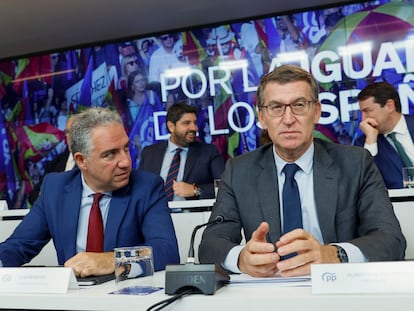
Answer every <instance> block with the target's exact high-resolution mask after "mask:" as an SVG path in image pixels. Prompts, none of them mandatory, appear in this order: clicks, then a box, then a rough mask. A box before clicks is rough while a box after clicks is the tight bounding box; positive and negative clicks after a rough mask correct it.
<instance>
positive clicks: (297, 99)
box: [268, 97, 307, 105]
mask: <svg viewBox="0 0 414 311" xmlns="http://www.w3.org/2000/svg"><path fill="white" fill-rule="evenodd" d="M300 100H304V101H307V99H306V98H305V97H298V98H296V99H295V100H293V101H291V102H290V103H289V104H283V103H281V102H278V101H277V100H271V101H269V102H268V104H278V105H290V104H292V103H296V102H298V101H300Z"/></svg>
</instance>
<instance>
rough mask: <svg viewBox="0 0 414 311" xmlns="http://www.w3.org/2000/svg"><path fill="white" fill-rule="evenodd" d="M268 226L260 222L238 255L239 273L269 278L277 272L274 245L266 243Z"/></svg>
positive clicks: (276, 256)
mask: <svg viewBox="0 0 414 311" xmlns="http://www.w3.org/2000/svg"><path fill="white" fill-rule="evenodd" d="M268 232H269V224H268V223H267V222H262V223H261V224H260V226H259V227H258V228H257V229H256V231H254V232H253V234H252V238H251V239H250V241H248V242H247V243H246V245H245V246H244V248H243V249H242V251H241V252H240V255H239V262H238V266H239V269H240V271H241V272H243V273H246V274H249V275H251V276H255V277H271V276H275V274H276V272H277V267H276V264H277V263H278V262H279V259H280V257H279V255H278V254H277V253H276V252H275V245H273V244H272V243H268V242H267V241H266V234H267V233H268Z"/></svg>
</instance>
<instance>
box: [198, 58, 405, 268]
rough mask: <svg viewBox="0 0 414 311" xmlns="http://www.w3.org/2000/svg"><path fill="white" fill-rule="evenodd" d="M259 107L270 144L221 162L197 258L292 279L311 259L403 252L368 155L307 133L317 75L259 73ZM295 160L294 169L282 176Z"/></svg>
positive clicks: (315, 112) (315, 116)
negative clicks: (221, 220)
mask: <svg viewBox="0 0 414 311" xmlns="http://www.w3.org/2000/svg"><path fill="white" fill-rule="evenodd" d="M257 105H258V108H259V111H258V117H259V121H260V123H261V125H262V127H263V128H264V129H266V130H267V132H268V134H269V137H270V139H271V141H272V143H270V144H266V145H264V146H262V147H260V148H258V149H257V150H255V151H253V152H250V153H248V154H245V155H242V156H239V157H237V158H234V159H231V160H229V161H228V162H227V165H226V169H225V171H224V173H223V175H222V178H221V184H220V189H219V191H218V196H217V200H216V204H215V205H214V208H213V211H212V215H211V218H210V219H211V220H212V219H215V218H216V217H217V216H218V215H221V216H222V217H224V220H225V222H224V223H221V224H215V225H210V226H208V227H207V228H206V229H205V231H204V233H203V237H202V241H201V244H200V247H199V259H200V262H202V263H212V262H214V263H217V264H220V265H222V266H223V267H224V268H225V269H227V270H229V271H231V272H236V273H240V272H243V273H247V274H249V275H252V276H274V275H275V274H276V273H280V274H281V275H282V276H295V275H306V274H310V272H311V271H310V267H311V264H314V263H339V262H365V261H377V260H378V261H380V260H399V259H403V258H404V253H405V248H406V241H405V238H404V236H403V235H402V232H401V228H400V225H399V223H398V220H397V218H396V216H395V215H394V212H393V208H392V205H391V202H390V199H389V198H388V194H387V191H386V189H385V186H384V182H383V180H382V178H381V175H380V173H379V171H378V168H377V167H376V165H375V163H374V161H373V159H372V157H371V156H370V155H369V153H368V152H367V151H366V150H364V149H363V148H360V147H352V146H344V145H339V144H333V143H329V142H326V141H322V140H319V139H315V138H314V137H313V130H314V125H315V124H316V123H317V122H318V120H319V118H320V116H321V103H320V102H319V100H318V85H317V83H316V81H315V80H314V78H313V77H312V76H311V75H310V74H309V73H308V72H306V71H305V70H303V69H301V68H299V67H296V66H291V65H282V66H280V67H278V68H276V69H275V70H274V71H272V72H270V73H269V74H267V75H265V76H264V77H263V78H262V80H261V82H260V84H259V86H258V90H257ZM292 166H294V167H297V168H298V171H297V172H296V173H295V174H294V177H293V178H290V179H288V176H287V173H285V172H286V170H287V169H288V167H292ZM292 179H293V180H292ZM288 180H290V181H291V183H288V182H287V181H288ZM294 185H297V187H295V186H294ZM285 188H286V189H289V190H290V192H289V194H290V195H289V196H287V197H286V196H285V194H286V193H285ZM292 188H296V194H297V196H296V195H294V192H295V191H293V190H292ZM286 192H288V191H286ZM294 197H297V200H298V201H297V204H292V202H293V198H294ZM293 210H296V211H298V212H299V213H298V214H296V215H292V211H293ZM293 221H296V225H295V226H292V222H293ZM288 225H290V228H287V227H288ZM241 230H243V233H244V236H245V239H246V244H245V245H244V246H243V245H241V244H240V243H241V241H242V234H241Z"/></svg>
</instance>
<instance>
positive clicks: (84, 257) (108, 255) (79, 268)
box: [64, 252, 115, 277]
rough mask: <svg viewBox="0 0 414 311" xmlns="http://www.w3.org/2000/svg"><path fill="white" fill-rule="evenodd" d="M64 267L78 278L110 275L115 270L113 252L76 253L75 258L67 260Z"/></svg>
mask: <svg viewBox="0 0 414 311" xmlns="http://www.w3.org/2000/svg"><path fill="white" fill-rule="evenodd" d="M64 266H65V267H69V268H72V269H73V272H74V273H75V275H76V276H78V277H87V276H90V275H104V274H110V273H113V272H114V270H115V259H114V252H104V253H91V252H81V253H77V254H76V255H75V256H73V257H72V258H70V259H68V260H67V261H66V262H65V264H64Z"/></svg>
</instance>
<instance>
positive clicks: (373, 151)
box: [364, 143, 378, 157]
mask: <svg viewBox="0 0 414 311" xmlns="http://www.w3.org/2000/svg"><path fill="white" fill-rule="evenodd" d="M364 148H365V149H367V150H368V151H369V153H370V154H371V155H372V156H373V157H375V156H376V155H377V154H378V144H377V143H374V144H365V145H364Z"/></svg>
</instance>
